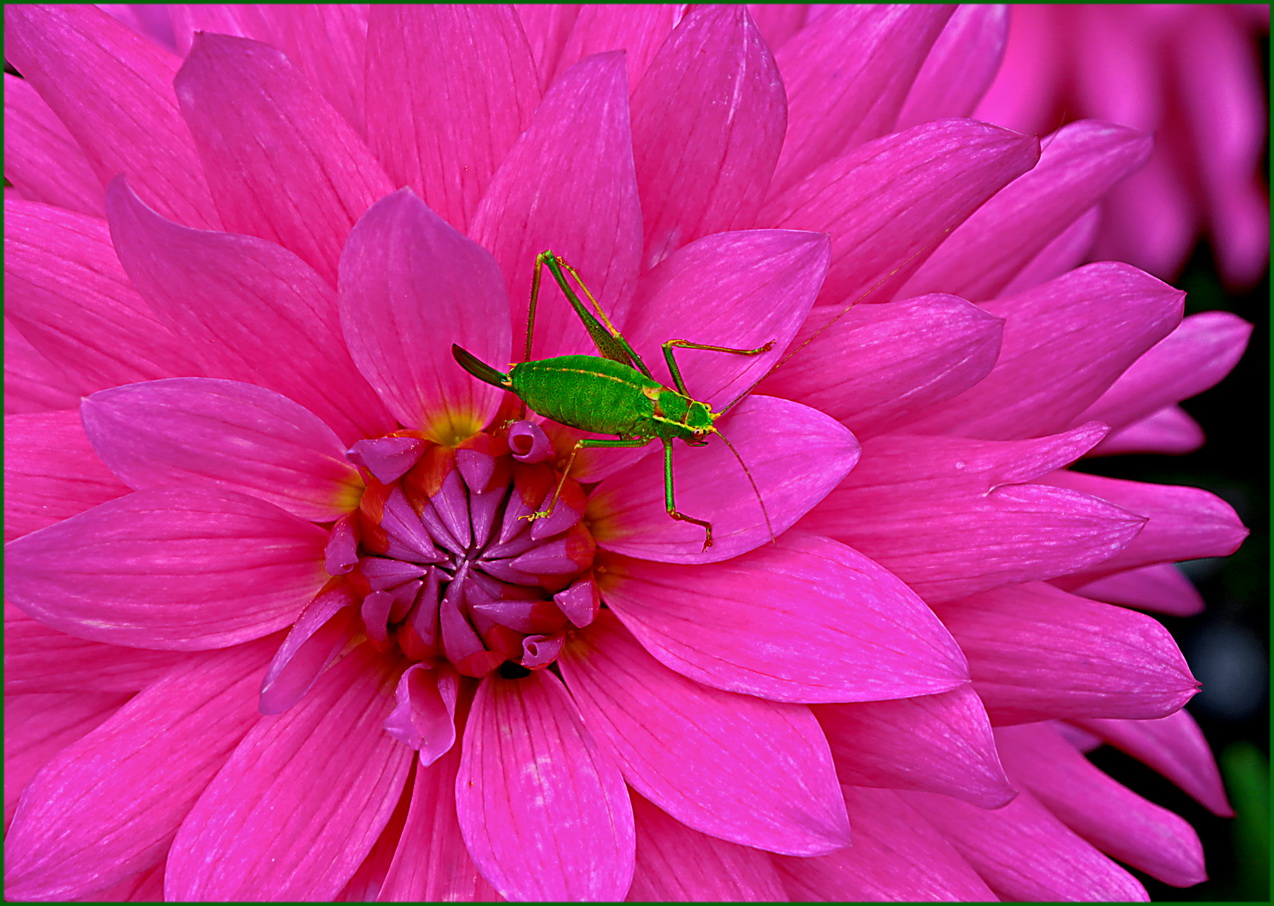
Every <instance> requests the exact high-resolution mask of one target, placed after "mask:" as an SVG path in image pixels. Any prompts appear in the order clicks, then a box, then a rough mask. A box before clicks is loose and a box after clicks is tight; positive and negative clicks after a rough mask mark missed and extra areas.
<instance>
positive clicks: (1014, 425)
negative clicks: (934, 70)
mask: <svg viewBox="0 0 1274 906" xmlns="http://www.w3.org/2000/svg"><path fill="white" fill-rule="evenodd" d="M1184 297H1185V294H1184V293H1182V292H1181V291H1180V290H1175V289H1173V288H1172V287H1170V286H1167V285H1166V284H1164V283H1161V282H1159V281H1158V280H1156V279H1155V278H1153V277H1151V276H1149V275H1148V274H1144V273H1142V272H1141V271H1139V270H1136V269H1135V268H1131V267H1129V266H1127V265H1125V264H1119V263H1118V262H1109V261H1107V262H1099V263H1097V264H1090V265H1087V266H1085V267H1081V268H1079V269H1078V270H1074V271H1071V272H1070V273H1069V274H1066V275H1064V276H1062V277H1058V278H1057V279H1056V280H1053V281H1052V282H1050V283H1046V284H1044V285H1043V286H1039V287H1036V288H1034V289H1031V290H1027V291H1026V292H1023V293H1020V294H1019V295H1016V296H1013V297H1011V298H1008V299H999V300H996V301H994V302H988V303H986V304H985V305H984V306H983V307H984V308H985V309H986V310H987V311H989V312H991V314H993V315H998V316H1000V317H1003V318H1004V319H1005V328H1004V342H1003V345H1002V346H1001V349H1000V359H999V362H997V363H996V366H995V370H994V371H992V372H991V374H990V375H989V376H988V377H987V378H986V379H985V380H983V381H982V382H981V383H980V384H978V385H977V386H976V387H974V388H972V389H971V390H968V391H966V392H965V393H963V394H961V395H960V396H958V397H956V398H955V399H954V400H952V401H950V402H948V403H945V404H942V405H939V406H938V407H936V408H935V409H934V410H933V411H932V412H931V413H929V414H928V415H926V416H925V417H923V418H921V419H919V420H918V421H917V422H915V423H914V424H912V425H910V426H908V429H909V430H914V431H918V432H921V431H923V432H926V433H927V432H933V433H960V434H964V435H966V436H972V437H986V438H993V437H994V438H1014V437H1031V436H1035V435H1039V434H1047V433H1050V432H1053V431H1059V430H1062V429H1063V428H1065V427H1067V426H1069V425H1070V424H1071V423H1073V422H1074V420H1075V419H1076V417H1078V416H1079V414H1080V413H1081V412H1083V411H1084V410H1085V409H1086V408H1087V407H1088V406H1089V405H1091V404H1092V403H1093V401H1094V400H1096V399H1098V398H1099V397H1100V396H1101V395H1102V394H1103V393H1104V392H1106V390H1107V389H1108V388H1109V387H1110V386H1111V385H1112V384H1113V383H1114V382H1115V380H1116V379H1117V378H1118V377H1119V376H1120V375H1121V374H1123V372H1124V371H1125V370H1126V369H1127V368H1128V366H1129V365H1131V364H1132V363H1133V362H1135V361H1136V360H1137V359H1138V358H1139V357H1140V356H1141V355H1142V353H1144V352H1145V351H1146V350H1147V349H1149V348H1150V347H1151V346H1153V345H1154V344H1155V343H1157V342H1159V340H1161V339H1163V338H1164V337H1165V336H1167V335H1168V334H1169V333H1170V332H1171V331H1172V330H1173V328H1175V327H1176V325H1177V323H1178V322H1179V321H1180V319H1181V305H1182V300H1183V299H1184Z"/></svg>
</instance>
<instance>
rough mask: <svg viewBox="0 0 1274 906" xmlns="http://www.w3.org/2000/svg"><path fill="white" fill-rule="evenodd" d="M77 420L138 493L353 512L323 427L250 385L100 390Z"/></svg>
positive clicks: (335, 442)
mask: <svg viewBox="0 0 1274 906" xmlns="http://www.w3.org/2000/svg"><path fill="white" fill-rule="evenodd" d="M81 414H82V416H83V419H84V425H85V429H86V430H87V432H88V435H89V438H90V440H91V441H92V443H93V446H94V448H95V449H96V450H97V451H98V454H99V455H100V456H102V458H103V459H104V460H105V462H106V463H107V464H108V465H109V466H110V468H111V471H113V472H114V473H115V474H116V475H119V476H120V477H121V478H123V479H124V480H125V481H126V482H128V484H129V486H130V487H132V488H134V489H136V490H144V489H146V488H153V487H161V486H164V485H186V486H191V485H211V486H216V487H222V488H226V489H228V490H231V491H237V492H239V493H241V494H248V495H250V496H254V497H259V498H261V499H262V500H266V501H269V502H270V503H273V504H275V505H276V506H279V507H282V508H283V509H285V510H287V511H289V512H291V513H293V514H294V515H297V516H300V517H301V518H302V519H309V520H311V521H313V522H328V521H331V520H333V519H337V518H339V517H340V516H342V515H344V514H345V513H347V512H349V511H351V510H352V509H353V508H354V506H355V504H356V501H357V494H358V492H359V491H361V488H362V480H361V479H360V478H359V477H358V472H357V470H355V469H354V467H353V466H351V465H350V464H349V463H348V462H346V460H345V457H344V450H343V445H342V444H341V442H340V439H339V438H338V437H337V436H336V435H335V434H334V433H332V429H331V428H329V427H327V425H325V424H323V422H322V421H320V420H319V419H318V418H317V417H316V416H315V415H313V414H312V413H310V412H309V411H308V410H307V409H305V408H304V407H302V406H298V405H297V404H296V403H294V402H292V401H291V400H289V399H288V398H287V397H284V396H280V395H279V394H277V393H275V392H274V391H272V390H266V389H265V388H263V387H256V386H254V385H252V384H242V383H238V382H236V381H219V380H212V379H210V378H171V379H169V380H166V381H152V382H150V383H145V384H131V385H128V386H125V387H116V388H114V389H111V390H99V391H98V392H97V393H95V394H93V395H92V396H90V397H88V398H87V399H85V400H84V403H83V405H82V407H81Z"/></svg>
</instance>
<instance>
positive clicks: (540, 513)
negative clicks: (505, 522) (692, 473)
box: [518, 437, 654, 522]
mask: <svg viewBox="0 0 1274 906" xmlns="http://www.w3.org/2000/svg"><path fill="white" fill-rule="evenodd" d="M652 440H654V438H653V437H633V438H620V439H618V440H606V439H605V438H602V437H585V438H581V439H580V440H577V441H576V442H575V446H573V447H571V455H570V456H569V457H567V460H566V468H564V469H563V470H562V477H561V478H559V479H558V480H557V490H555V491H554V492H553V499H552V500H550V501H549V505H548V509H546V510H536V511H535V512H534V513H527V514H525V515H523V516H519V517H518V518H519V519H525V520H526V521H527V522H534V521H535V520H536V519H545V518H547V517H548V516H551V515H553V510H554V508H555V507H556V506H557V501H558V499H559V498H560V497H561V496H562V488H563V487H564V486H565V485H566V476H567V475H570V474H571V466H573V465H574V464H575V454H576V453H578V452H579V451H580V448H581V447H644V446H646V444H648V443H650V442H651V441H652Z"/></svg>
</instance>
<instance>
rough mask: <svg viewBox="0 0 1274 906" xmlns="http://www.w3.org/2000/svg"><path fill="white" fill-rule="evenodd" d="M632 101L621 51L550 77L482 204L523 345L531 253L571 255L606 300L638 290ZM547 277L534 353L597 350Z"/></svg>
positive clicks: (481, 232) (482, 231)
mask: <svg viewBox="0 0 1274 906" xmlns="http://www.w3.org/2000/svg"><path fill="white" fill-rule="evenodd" d="M613 12H614V13H615V15H617V16H621V14H620V12H619V11H618V10H616V11H613ZM621 17H622V16H621ZM627 110H628V90H627V87H626V85H625V81H624V57H623V55H622V54H618V53H609V54H602V55H599V56H595V57H590V58H589V59H587V60H584V61H582V62H581V63H579V64H578V65H577V66H576V67H573V68H572V69H571V71H570V72H568V73H566V74H565V75H563V76H561V77H560V78H559V79H557V80H556V81H555V82H554V83H553V87H552V88H551V89H550V90H549V92H548V93H547V94H546V95H545V96H544V100H543V101H542V102H541V103H540V106H539V108H538V109H537V110H536V111H535V116H534V117H533V118H532V121H531V127H530V128H529V129H527V131H526V132H524V133H522V136H521V138H519V139H518V141H517V144H515V145H514V146H513V148H512V150H511V151H509V153H508V154H507V155H505V158H504V162H503V163H502V164H501V165H500V168H499V169H498V170H497V171H496V173H495V176H494V177H493V178H492V180H491V184H490V185H489V186H488V187H487V193H486V195H485V196H483V199H482V202H481V203H480V204H479V205H478V210H477V213H476V214H475V215H474V218H473V224H472V226H471V228H470V230H469V234H470V235H471V236H472V237H473V238H474V239H475V240H476V241H477V242H478V243H479V244H480V245H482V246H483V247H484V248H488V249H490V250H491V252H492V253H493V254H494V255H495V259H496V261H497V262H499V264H500V270H501V272H502V273H503V274H504V280H505V285H506V287H507V288H508V293H509V299H510V300H511V305H512V313H513V315H512V320H513V325H514V336H515V337H516V338H517V347H516V348H517V349H519V350H521V349H522V342H521V341H522V339H523V336H524V333H525V327H524V326H523V325H525V324H526V314H527V302H528V300H529V299H530V291H531V272H532V270H533V269H534V268H533V265H534V263H535V256H536V255H537V254H539V253H540V252H542V251H544V250H545V249H552V250H553V251H555V252H557V253H559V254H560V255H562V256H563V257H565V259H566V260H567V261H568V262H569V263H570V264H572V265H573V266H574V267H575V268H576V269H577V270H578V271H579V273H580V275H581V276H582V277H583V278H584V280H585V282H586V283H587V284H588V287H589V289H590V290H592V292H593V295H594V296H596V297H597V299H599V300H600V301H601V303H602V305H603V306H613V305H615V304H616V303H620V304H623V303H626V302H627V300H628V297H629V296H630V295H631V294H632V292H633V287H634V285H635V280H636V276H637V269H638V263H639V260H640V257H641V210H640V206H639V204H638V201H637V177H636V174H635V173H634V171H633V161H632V138H631V135H630V134H629V126H628V112H627ZM551 283H552V281H551V280H546V281H545V283H544V284H542V295H543V296H544V298H543V300H542V301H541V304H540V306H539V310H538V312H537V314H536V323H537V327H536V335H537V336H538V337H540V342H539V344H537V346H536V347H534V348H533V355H532V356H531V357H532V358H542V357H543V356H545V355H560V354H563V353H567V352H585V351H589V352H591V351H592V350H593V347H592V344H591V343H589V342H588V338H587V335H586V334H585V332H584V328H583V326H582V325H580V323H579V321H578V319H577V318H576V317H575V313H574V312H573V311H571V309H570V307H569V306H568V305H566V304H565V301H564V300H562V299H560V298H558V293H557V290H556V288H555V287H553V286H551V285H549V284H551ZM546 338H547V339H546ZM519 357H520V355H519ZM500 364H503V363H500Z"/></svg>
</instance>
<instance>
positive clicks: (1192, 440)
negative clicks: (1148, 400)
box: [1089, 406, 1207, 456]
mask: <svg viewBox="0 0 1274 906" xmlns="http://www.w3.org/2000/svg"><path fill="white" fill-rule="evenodd" d="M1206 439H1207V438H1206V437H1204V434H1203V428H1201V427H1200V426H1199V423H1198V422H1196V421H1195V420H1194V419H1193V418H1191V417H1190V416H1189V415H1187V414H1186V411H1185V410H1184V409H1182V408H1181V407H1180V406H1164V407H1163V408H1162V409H1160V410H1159V411H1158V412H1154V413H1152V414H1150V415H1148V416H1146V417H1145V418H1143V419H1142V420H1141V421H1137V422H1133V423H1132V424H1131V425H1129V426H1128V427H1126V428H1120V429H1119V430H1118V431H1115V432H1113V433H1112V434H1110V436H1108V437H1107V438H1106V439H1105V440H1103V441H1102V442H1101V443H1100V444H1098V445H1097V446H1095V447H1093V449H1092V452H1091V453H1090V454H1089V455H1090V456H1118V455H1121V454H1125V453H1159V454H1164V455H1169V456H1173V455H1181V454H1185V453H1193V452H1194V451H1195V450H1197V449H1199V448H1200V447H1202V446H1203V444H1204V441H1205V440H1206Z"/></svg>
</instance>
